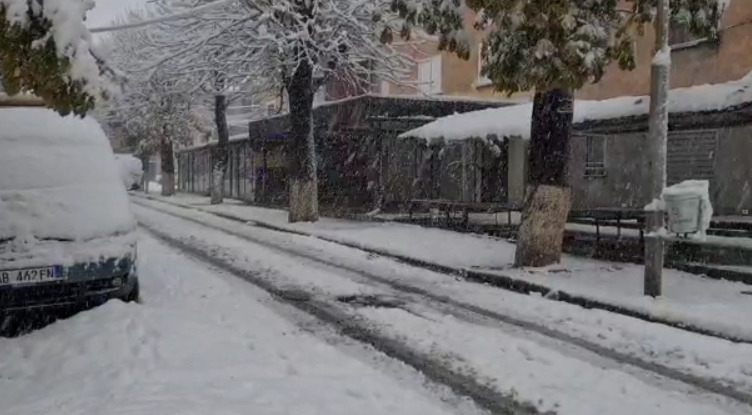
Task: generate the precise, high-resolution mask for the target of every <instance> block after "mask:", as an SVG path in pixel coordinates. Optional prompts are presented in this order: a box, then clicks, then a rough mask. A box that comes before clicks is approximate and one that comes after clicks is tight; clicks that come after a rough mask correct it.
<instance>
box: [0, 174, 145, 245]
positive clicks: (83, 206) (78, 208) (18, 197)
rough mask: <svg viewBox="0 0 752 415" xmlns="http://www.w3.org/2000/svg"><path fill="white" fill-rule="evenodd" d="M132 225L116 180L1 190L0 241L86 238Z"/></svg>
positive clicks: (132, 228) (78, 239)
mask: <svg viewBox="0 0 752 415" xmlns="http://www.w3.org/2000/svg"><path fill="white" fill-rule="evenodd" d="M135 226H136V224H135V220H134V218H133V215H132V213H131V212H130V208H129V205H128V196H127V194H126V193H125V191H124V189H123V188H122V185H121V184H120V183H118V182H116V183H114V184H111V183H88V184H86V185H68V186H58V187H50V188H36V189H24V190H0V241H7V240H13V239H18V240H21V241H34V240H35V239H40V240H45V239H57V240H72V241H87V240H91V239H96V238H103V237H107V236H111V235H116V234H124V233H128V232H131V231H133V230H134V229H135Z"/></svg>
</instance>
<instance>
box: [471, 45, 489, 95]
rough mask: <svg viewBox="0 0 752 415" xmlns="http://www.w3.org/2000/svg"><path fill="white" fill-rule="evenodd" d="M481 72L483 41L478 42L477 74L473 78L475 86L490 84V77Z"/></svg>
mask: <svg viewBox="0 0 752 415" xmlns="http://www.w3.org/2000/svg"><path fill="white" fill-rule="evenodd" d="M482 72H483V43H479V44H478V76H477V77H476V79H475V87H476V88H480V87H484V86H488V85H491V84H492V83H493V82H491V78H489V77H487V76H485V75H483V74H482Z"/></svg>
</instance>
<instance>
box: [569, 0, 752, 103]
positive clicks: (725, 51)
mask: <svg viewBox="0 0 752 415" xmlns="http://www.w3.org/2000/svg"><path fill="white" fill-rule="evenodd" d="M721 28H722V32H721V39H720V43H717V44H713V43H704V44H700V45H697V46H694V47H689V48H683V49H675V50H674V51H673V53H672V65H671V87H672V88H680V87H686V86H692V85H702V84H708V83H711V84H713V83H723V82H729V81H733V80H736V79H739V78H742V77H743V76H745V75H746V74H747V73H749V72H750V71H752V0H731V2H730V4H729V7H728V9H727V10H726V13H725V14H724V16H723V21H722V23H721ZM646 29H647V30H646V31H645V36H644V37H642V38H640V39H638V41H637V43H636V49H637V68H636V69H635V70H634V71H631V72H625V71H621V70H619V69H618V67H616V66H615V65H614V66H612V67H611V68H609V70H608V71H607V72H606V74H605V76H604V77H603V79H602V80H601V82H600V83H598V84H596V85H588V86H586V87H585V88H583V89H582V90H580V91H579V92H578V94H577V95H578V98H581V99H605V98H612V97H616V96H622V95H646V94H648V93H649V91H650V64H651V61H652V57H653V49H654V48H653V44H654V42H655V32H654V31H653V30H652V27H647V28H646Z"/></svg>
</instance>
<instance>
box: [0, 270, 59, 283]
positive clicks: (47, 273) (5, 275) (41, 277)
mask: <svg viewBox="0 0 752 415" xmlns="http://www.w3.org/2000/svg"><path fill="white" fill-rule="evenodd" d="M62 271H63V270H62V267H39V268H24V269H10V270H2V271H0V285H25V284H38V283H42V282H49V281H62V280H64V279H65V276H64V275H63V272H62Z"/></svg>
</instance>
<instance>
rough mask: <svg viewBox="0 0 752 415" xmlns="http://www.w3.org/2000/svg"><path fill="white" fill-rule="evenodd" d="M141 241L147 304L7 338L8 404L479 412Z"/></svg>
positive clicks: (46, 410)
mask: <svg viewBox="0 0 752 415" xmlns="http://www.w3.org/2000/svg"><path fill="white" fill-rule="evenodd" d="M139 243H140V248H139V252H140V253H141V258H140V261H141V262H140V267H141V275H142V292H143V304H124V303H122V302H119V301H111V302H109V303H107V304H105V305H104V306H102V307H99V308H97V309H94V310H91V311H87V312H83V313H81V314H79V315H77V316H75V317H73V318H71V319H69V320H66V321H59V322H57V323H55V324H53V325H51V326H49V327H47V328H44V329H42V330H40V331H37V332H34V333H32V334H29V335H26V336H23V337H20V338H16V339H0V413H2V414H9V415H10V414H13V415H49V414H56V415H74V414H76V415H78V414H97V415H106V414H123V415H191V414H196V415H225V414H227V415H230V414H232V415H241V414H242V415H245V414H327V415H330V414H342V415H353V414H364V415H365V414H385V415H386V414H389V415H393V414H404V415H413V414H425V415H435V414H449V413H476V410H474V409H473V408H472V407H471V405H469V404H467V403H461V402H460V403H456V401H457V400H452V399H451V398H452V397H451V396H450V395H448V394H447V393H445V392H442V391H441V390H439V389H437V388H428V387H427V386H425V385H423V379H422V377H421V376H420V375H419V374H418V373H417V372H413V371H412V369H408V368H405V367H396V368H395V367H394V365H393V364H391V363H390V361H389V359H387V358H385V357H383V356H381V355H380V354H377V353H376V352H374V351H372V350H369V349H367V348H364V347H362V346H360V345H357V344H352V343H350V344H348V343H347V342H340V341H338V340H337V339H338V337H337V336H335V335H334V334H331V335H329V336H325V335H322V334H320V333H319V334H316V335H314V334H312V333H311V332H310V331H309V330H306V331H304V330H301V328H300V327H306V322H305V319H304V318H302V317H301V318H300V319H299V318H298V317H296V316H297V315H298V314H300V313H297V314H296V312H295V311H294V310H291V309H290V310H288V309H287V308H285V307H284V306H281V305H280V304H278V303H276V302H274V301H273V300H272V299H271V298H270V297H269V296H268V295H267V294H266V293H264V292H262V291H261V290H259V289H256V288H255V287H253V286H251V285H250V284H248V283H246V282H244V281H241V280H238V279H236V278H234V277H232V276H229V275H225V274H223V273H221V272H219V271H217V270H215V269H211V268H209V267H207V266H205V265H203V264H200V263H197V262H195V261H193V260H191V259H188V258H186V257H184V256H183V255H182V254H180V253H178V252H176V251H174V250H172V249H170V248H168V247H166V246H164V245H163V244H161V243H159V242H157V241H156V240H155V239H153V238H151V237H149V236H146V235H142V237H141V238H140V241H139ZM314 327H315V325H314ZM312 330H313V331H321V330H323V329H320V328H314V329H312ZM326 340H328V341H326ZM329 343H334V344H329ZM448 402H455V403H456V405H455V404H450V403H448Z"/></svg>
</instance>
